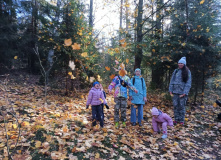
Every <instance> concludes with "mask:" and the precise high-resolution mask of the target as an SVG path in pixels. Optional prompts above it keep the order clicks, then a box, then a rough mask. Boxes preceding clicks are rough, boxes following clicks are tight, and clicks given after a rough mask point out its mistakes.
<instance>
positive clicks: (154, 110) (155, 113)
mask: <svg viewBox="0 0 221 160" xmlns="http://www.w3.org/2000/svg"><path fill="white" fill-rule="evenodd" d="M151 113H152V115H153V116H154V115H156V116H158V115H159V114H160V113H159V111H158V109H157V108H156V107H153V108H152V110H151Z"/></svg>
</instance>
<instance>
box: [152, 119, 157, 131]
mask: <svg viewBox="0 0 221 160" xmlns="http://www.w3.org/2000/svg"><path fill="white" fill-rule="evenodd" d="M152 126H153V130H154V132H158V128H157V122H156V120H155V118H152Z"/></svg>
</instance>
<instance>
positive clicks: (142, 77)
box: [133, 77, 144, 88]
mask: <svg viewBox="0 0 221 160" xmlns="http://www.w3.org/2000/svg"><path fill="white" fill-rule="evenodd" d="M143 81H144V79H143V77H141V83H142V88H143ZM134 83H135V78H134V77H133V85H134Z"/></svg>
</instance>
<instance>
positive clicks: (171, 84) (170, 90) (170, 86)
mask: <svg viewBox="0 0 221 160" xmlns="http://www.w3.org/2000/svg"><path fill="white" fill-rule="evenodd" d="M175 72H176V70H175V71H173V74H172V77H171V79H170V85H169V92H173V90H172V89H173V80H174V76H175Z"/></svg>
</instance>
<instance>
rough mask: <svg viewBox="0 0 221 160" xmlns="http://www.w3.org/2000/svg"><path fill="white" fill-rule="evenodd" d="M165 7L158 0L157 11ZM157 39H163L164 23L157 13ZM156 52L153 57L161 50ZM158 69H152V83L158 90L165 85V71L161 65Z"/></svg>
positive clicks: (158, 65) (157, 49)
mask: <svg viewBox="0 0 221 160" xmlns="http://www.w3.org/2000/svg"><path fill="white" fill-rule="evenodd" d="M162 5H163V0H157V10H158V9H159V8H161V6H162ZM155 38H156V40H157V41H160V40H161V38H162V22H161V12H160V11H159V12H157V14H156V32H155ZM154 49H155V50H156V52H155V53H152V57H156V56H157V54H159V53H160V52H161V51H160V48H159V47H158V48H154ZM156 65H157V67H153V68H152V83H153V84H155V86H156V88H162V84H163V75H164V73H163V69H162V68H158V67H160V64H156Z"/></svg>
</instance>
